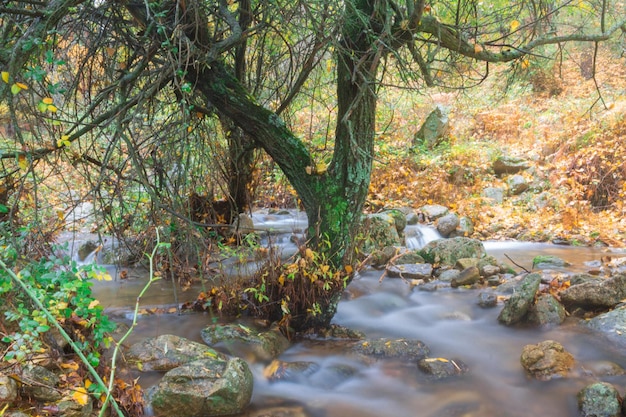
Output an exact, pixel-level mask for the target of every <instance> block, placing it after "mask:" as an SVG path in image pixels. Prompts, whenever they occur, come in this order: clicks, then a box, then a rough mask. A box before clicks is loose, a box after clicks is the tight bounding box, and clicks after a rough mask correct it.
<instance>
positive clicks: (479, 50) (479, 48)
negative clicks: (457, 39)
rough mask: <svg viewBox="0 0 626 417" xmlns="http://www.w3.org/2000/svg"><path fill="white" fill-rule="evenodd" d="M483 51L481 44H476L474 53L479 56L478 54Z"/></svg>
mask: <svg viewBox="0 0 626 417" xmlns="http://www.w3.org/2000/svg"><path fill="white" fill-rule="evenodd" d="M482 51H483V47H482V46H480V45H479V44H477V43H476V44H474V53H475V54H478V53H480V52H482Z"/></svg>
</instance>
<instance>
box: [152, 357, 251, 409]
mask: <svg viewBox="0 0 626 417" xmlns="http://www.w3.org/2000/svg"><path fill="white" fill-rule="evenodd" d="M252 386H253V377H252V372H250V368H249V367H248V364H247V363H246V362H245V361H244V360H243V359H240V358H231V359H227V360H223V359H202V360H199V361H194V362H190V363H188V364H185V365H182V366H179V367H178V368H174V369H172V370H171V371H168V372H167V373H166V374H165V375H164V376H163V378H162V379H161V381H160V382H159V384H158V385H157V386H156V387H155V388H154V391H153V392H152V394H151V397H150V404H151V405H152V409H153V411H154V414H155V416H157V417H171V416H176V417H197V416H225V415H231V414H237V413H241V412H242V411H243V410H245V409H246V407H248V405H249V404H250V399H251V397H252Z"/></svg>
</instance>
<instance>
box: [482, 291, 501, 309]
mask: <svg viewBox="0 0 626 417" xmlns="http://www.w3.org/2000/svg"><path fill="white" fill-rule="evenodd" d="M478 305H479V306H481V307H482V308H491V307H495V306H496V305H498V297H496V295H495V294H491V293H486V292H481V293H480V294H478Z"/></svg>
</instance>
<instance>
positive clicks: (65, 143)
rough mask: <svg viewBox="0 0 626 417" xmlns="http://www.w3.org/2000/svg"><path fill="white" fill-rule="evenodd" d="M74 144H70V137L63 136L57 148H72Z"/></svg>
mask: <svg viewBox="0 0 626 417" xmlns="http://www.w3.org/2000/svg"><path fill="white" fill-rule="evenodd" d="M71 144H72V143H71V142H70V137H69V136H68V135H63V136H61V139H59V140H57V148H62V147H64V146H70V145H71Z"/></svg>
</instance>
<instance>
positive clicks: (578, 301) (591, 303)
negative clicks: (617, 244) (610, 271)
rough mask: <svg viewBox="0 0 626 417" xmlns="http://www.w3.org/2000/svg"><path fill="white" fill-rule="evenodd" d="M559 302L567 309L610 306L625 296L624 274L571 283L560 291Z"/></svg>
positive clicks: (590, 308)
mask: <svg viewBox="0 0 626 417" xmlns="http://www.w3.org/2000/svg"><path fill="white" fill-rule="evenodd" d="M560 297H561V302H562V303H563V305H565V307H566V308H567V309H568V310H572V309H574V308H577V307H579V308H583V309H586V310H593V309H598V308H611V307H614V306H616V305H617V304H619V303H620V301H621V300H623V299H624V298H626V275H616V276H614V277H612V278H608V279H594V280H592V281H587V282H584V283H582V284H578V285H573V286H571V287H569V288H567V289H565V290H563V291H561V293H560Z"/></svg>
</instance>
